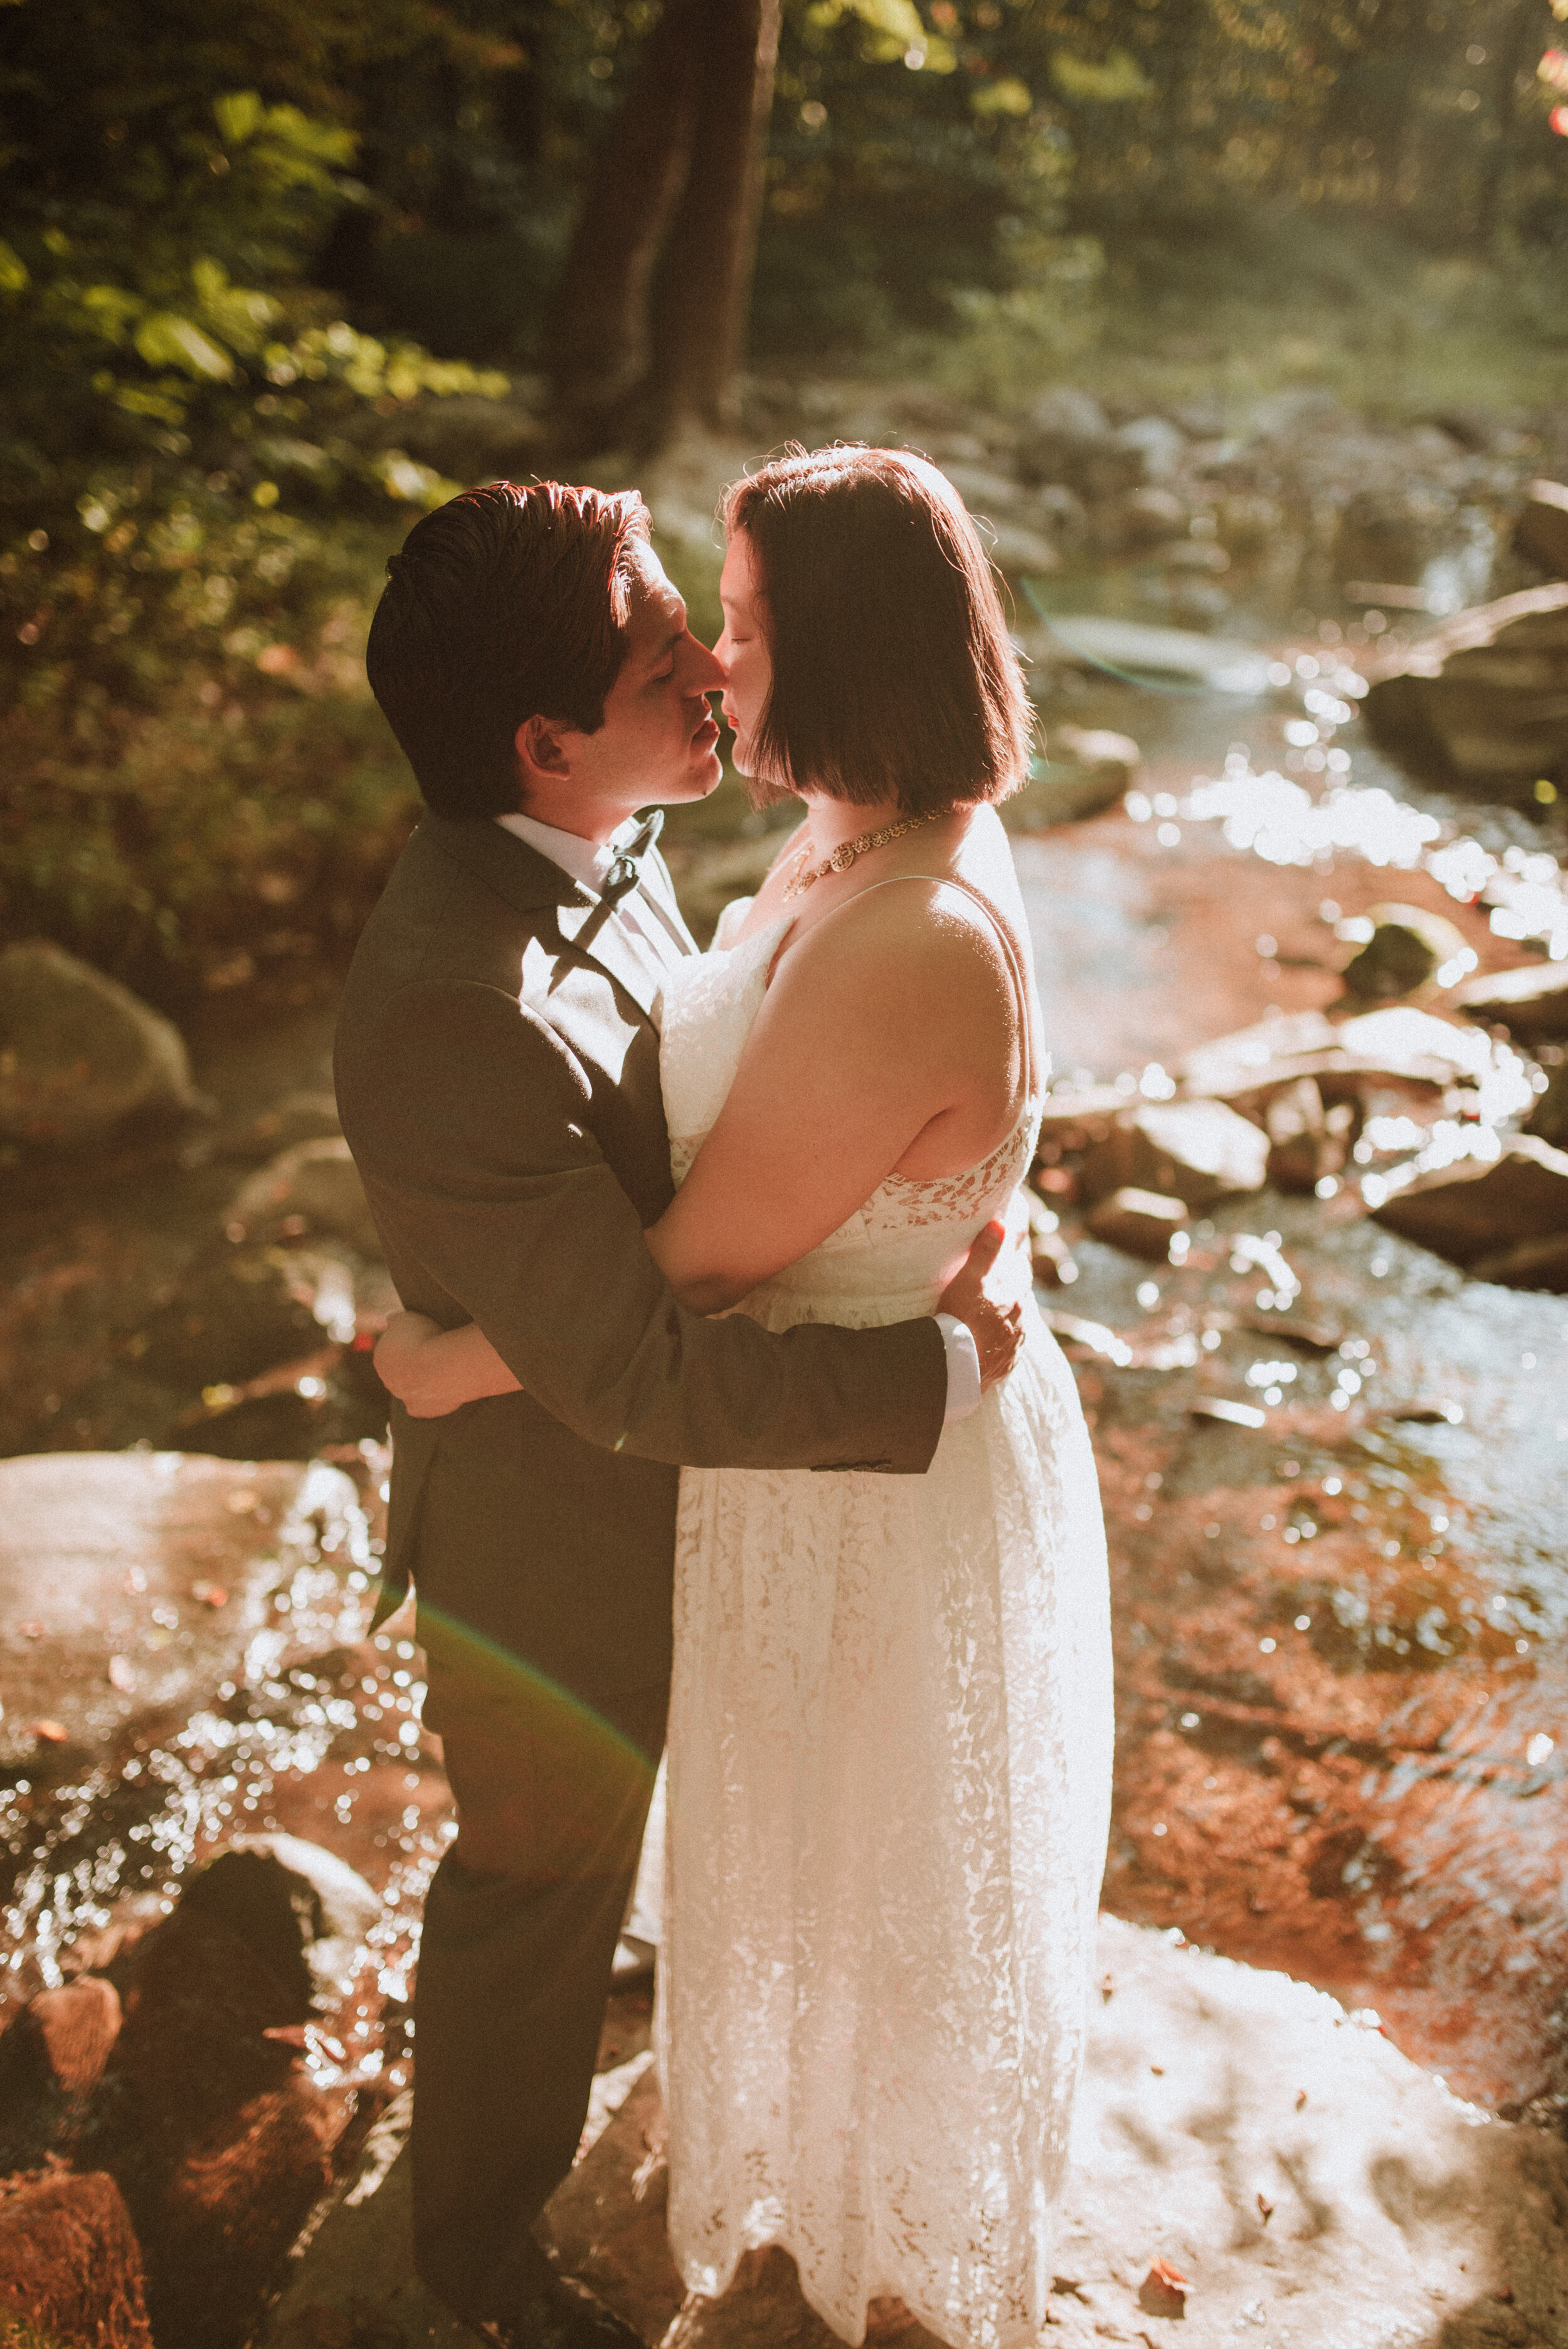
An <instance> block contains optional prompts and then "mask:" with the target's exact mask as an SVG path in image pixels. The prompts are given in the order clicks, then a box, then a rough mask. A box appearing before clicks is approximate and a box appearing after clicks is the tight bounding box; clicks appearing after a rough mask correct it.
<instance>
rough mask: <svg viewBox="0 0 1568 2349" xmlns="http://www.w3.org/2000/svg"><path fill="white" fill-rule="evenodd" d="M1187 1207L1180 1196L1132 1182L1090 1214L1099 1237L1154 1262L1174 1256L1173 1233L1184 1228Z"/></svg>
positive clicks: (1090, 1226) (1098, 1238)
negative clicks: (1172, 1196)
mask: <svg viewBox="0 0 1568 2349" xmlns="http://www.w3.org/2000/svg"><path fill="white" fill-rule="evenodd" d="M1186 1222H1187V1210H1186V1208H1185V1207H1184V1206H1182V1204H1181V1200H1180V1199H1172V1198H1169V1197H1167V1196H1166V1195H1165V1194H1164V1193H1163V1192H1161V1191H1140V1190H1138V1189H1136V1188H1135V1187H1134V1186H1132V1185H1129V1186H1128V1187H1127V1188H1125V1189H1123V1190H1120V1191H1113V1192H1112V1193H1111V1195H1110V1196H1109V1199H1102V1200H1101V1201H1100V1203H1099V1206H1098V1207H1095V1208H1094V1209H1093V1210H1092V1211H1091V1213H1090V1215H1089V1217H1088V1228H1089V1230H1090V1231H1091V1232H1092V1233H1093V1234H1094V1237H1095V1238H1096V1239H1097V1240H1105V1241H1107V1242H1108V1243H1109V1246H1110V1247H1119V1248H1125V1249H1126V1251H1127V1253H1128V1255H1129V1256H1141V1257H1148V1258H1149V1260H1150V1263H1151V1264H1164V1263H1165V1262H1166V1261H1167V1260H1168V1259H1169V1257H1170V1254H1171V1239H1172V1237H1173V1236H1174V1235H1175V1234H1176V1233H1177V1232H1179V1231H1181V1230H1182V1229H1184V1227H1185V1226H1186Z"/></svg>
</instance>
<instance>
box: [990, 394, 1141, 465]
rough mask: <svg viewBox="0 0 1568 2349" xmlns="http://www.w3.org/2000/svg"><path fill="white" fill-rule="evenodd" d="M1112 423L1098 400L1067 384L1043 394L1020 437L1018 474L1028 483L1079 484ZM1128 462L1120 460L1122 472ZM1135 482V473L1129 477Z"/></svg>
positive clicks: (1125, 459)
mask: <svg viewBox="0 0 1568 2349" xmlns="http://www.w3.org/2000/svg"><path fill="white" fill-rule="evenodd" d="M1109 439H1110V422H1109V418H1108V417H1107V415H1106V412H1105V410H1104V409H1103V408H1101V406H1100V404H1099V401H1098V400H1097V399H1091V398H1090V397H1089V395H1088V392H1084V391H1077V390H1074V389H1073V388H1072V387H1071V386H1070V385H1068V384H1057V385H1056V386H1054V387H1053V388H1052V389H1051V390H1049V391H1047V392H1042V393H1041V395H1040V397H1039V398H1038V399H1037V400H1036V402H1035V404H1034V406H1033V407H1032V408H1031V409H1030V410H1029V415H1028V419H1027V421H1026V425H1025V427H1024V429H1023V431H1022V432H1021V433H1020V435H1019V437H1018V471H1019V472H1020V473H1021V474H1022V476H1023V478H1024V480H1025V481H1064V482H1070V483H1071V485H1072V486H1073V487H1074V488H1075V489H1076V488H1078V487H1079V486H1080V485H1081V477H1082V474H1083V471H1084V468H1085V466H1086V464H1087V463H1088V460H1089V459H1090V458H1091V457H1093V456H1094V455H1096V454H1097V453H1099V452H1101V451H1103V450H1105V448H1106V446H1107V444H1108V443H1109ZM1129 462H1130V460H1128V459H1127V458H1125V457H1123V458H1122V459H1121V460H1120V463H1121V465H1122V467H1123V469H1124V470H1125V469H1126V468H1127V467H1128V465H1129ZM1129 477H1130V478H1132V479H1136V471H1133V472H1131V474H1130V476H1129Z"/></svg>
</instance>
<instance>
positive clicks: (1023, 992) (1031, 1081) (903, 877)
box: [848, 873, 1035, 1108]
mask: <svg viewBox="0 0 1568 2349" xmlns="http://www.w3.org/2000/svg"><path fill="white" fill-rule="evenodd" d="M901 881H926V882H929V883H930V884H931V885H932V886H933V887H934V888H936V889H961V890H962V891H963V893H964V895H965V896H966V897H968V898H970V899H972V900H973V902H974V903H975V905H978V906H979V908H980V911H981V912H982V913H983V914H984V915H985V918H986V920H987V921H988V922H989V923H990V925H991V927H992V928H993V929H994V930H995V933H996V936H997V937H998V938H999V939H1000V940H1001V943H1002V953H1003V957H1004V958H1005V960H1006V965H1007V970H1008V974H1009V976H1010V978H1012V981H1013V989H1014V993H1015V994H1016V997H1017V1002H1018V1028H1019V1033H1020V1034H1021V1035H1022V1037H1023V1040H1024V1103H1025V1107H1026V1108H1027V1106H1028V1105H1029V1104H1030V1103H1031V1102H1033V1100H1034V1098H1035V1038H1034V1030H1033V1028H1032V1026H1031V1024H1030V1020H1029V990H1028V987H1027V985H1026V981H1025V977H1024V970H1023V961H1022V957H1021V956H1020V955H1019V953H1018V949H1017V947H1016V946H1015V945H1014V943H1013V936H1012V933H1011V932H1010V931H1009V929H1008V927H1007V926H1006V922H1004V921H1003V919H1002V916H1001V915H1000V914H999V913H998V912H997V911H996V908H995V905H992V904H991V902H990V900H989V899H988V898H986V897H983V896H982V895H981V894H980V892H979V890H978V889H976V888H975V885H974V884H973V882H970V881H959V880H957V879H955V878H954V875H953V874H950V873H890V874H888V876H887V878H886V880H885V881H868V882H867V884H866V885H865V887H864V888H863V889H857V890H856V892H855V896H856V897H869V896H870V895H871V893H872V890H873V889H893V888H896V887H897V885H898V884H899V883H900V882H901ZM848 902H849V903H850V904H851V905H852V904H853V903H854V898H851V899H850V900H849V901H848Z"/></svg>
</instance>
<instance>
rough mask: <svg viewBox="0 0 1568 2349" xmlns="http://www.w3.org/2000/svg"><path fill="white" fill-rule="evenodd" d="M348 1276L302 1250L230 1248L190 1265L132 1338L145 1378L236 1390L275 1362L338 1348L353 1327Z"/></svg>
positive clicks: (349, 1271) (338, 1261) (327, 1259)
mask: <svg viewBox="0 0 1568 2349" xmlns="http://www.w3.org/2000/svg"><path fill="white" fill-rule="evenodd" d="M354 1300H355V1275H354V1268H353V1267H352V1266H351V1265H348V1264H346V1263H345V1262H344V1260H343V1259H342V1257H335V1256H328V1255H325V1254H323V1253H321V1252H320V1251H318V1250H315V1249H310V1248H288V1247H247V1246H243V1245H242V1246H239V1247H235V1246H232V1245H231V1244H230V1243H229V1242H227V1241H221V1242H219V1244H218V1245H217V1247H214V1248H210V1249H205V1250H203V1251H202V1252H201V1254H200V1255H198V1256H197V1257H194V1258H193V1259H192V1261H191V1263H190V1264H189V1265H188V1266H187V1267H186V1268H185V1270H184V1272H183V1273H182V1274H181V1278H180V1281H179V1284H178V1286H177V1287H176V1288H175V1290H174V1293H173V1295H172V1297H171V1298H170V1299H169V1301H168V1303H167V1304H166V1305H164V1306H163V1307H162V1308H161V1309H160V1310H159V1311H158V1312H156V1313H154V1314H152V1315H151V1316H150V1319H149V1320H148V1322H147V1325H146V1328H145V1329H144V1330H142V1332H141V1336H142V1338H143V1339H144V1340H145V1341H146V1342H145V1346H144V1348H143V1350H142V1352H141V1354H140V1356H139V1362H140V1367H141V1369H142V1371H144V1372H145V1373H146V1375H147V1376H148V1377H150V1378H153V1379H158V1380H161V1381H165V1382H167V1383H169V1384H170V1385H174V1386H185V1387H198V1388H206V1387H214V1386H219V1385H231V1384H234V1385H238V1384H242V1383H243V1381H246V1380H247V1379H253V1378H255V1377H256V1376H257V1375H258V1374H259V1373H260V1372H261V1371H270V1370H273V1369H274V1368H275V1367H276V1366H277V1365H278V1364H279V1363H283V1362H297V1361H302V1360H303V1359H304V1357H306V1356H307V1355H310V1354H314V1353H319V1352H320V1350H321V1349H322V1348H323V1347H324V1346H325V1344H327V1342H328V1340H335V1341H336V1342H337V1343H339V1344H344V1345H346V1344H347V1343H349V1342H350V1340H352V1339H353V1337H354V1334H355V1328H356V1316H355V1301H354Z"/></svg>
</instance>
